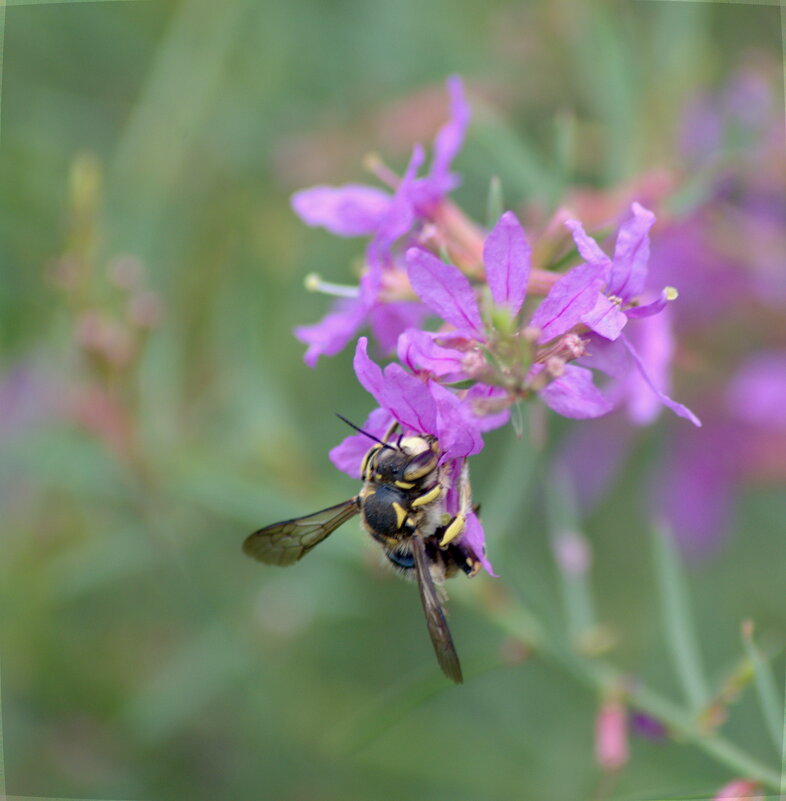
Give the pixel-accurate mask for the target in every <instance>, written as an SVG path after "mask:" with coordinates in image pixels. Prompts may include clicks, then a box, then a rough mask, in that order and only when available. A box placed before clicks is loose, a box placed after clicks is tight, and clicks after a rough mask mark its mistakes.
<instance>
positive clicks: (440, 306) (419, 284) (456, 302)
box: [407, 248, 484, 339]
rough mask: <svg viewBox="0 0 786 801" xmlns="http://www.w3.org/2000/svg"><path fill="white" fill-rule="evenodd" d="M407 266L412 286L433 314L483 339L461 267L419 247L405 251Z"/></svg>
mask: <svg viewBox="0 0 786 801" xmlns="http://www.w3.org/2000/svg"><path fill="white" fill-rule="evenodd" d="M407 267H408V272H409V281H410V283H411V284H412V288H413V289H414V290H415V292H416V293H417V294H418V296H419V297H420V299H421V300H422V301H423V302H424V303H425V304H426V305H427V306H428V307H429V308H430V309H431V310H432V311H433V312H434V313H435V314H438V315H439V316H440V317H441V318H442V319H443V320H446V321H447V322H449V323H450V324H451V325H454V326H455V327H456V328H458V329H459V330H461V331H470V332H471V333H473V334H474V335H475V336H476V337H477V338H478V339H484V335H483V321H482V320H481V319H480V310H479V309H478V303H477V300H476V299H475V292H474V290H473V289H472V285H471V284H470V282H469V280H468V279H467V277H466V276H465V275H464V274H463V273H462V272H461V271H460V270H458V269H457V268H456V267H454V266H453V265H451V264H444V263H443V262H441V261H440V260H439V259H438V258H437V257H436V256H433V255H432V254H431V253H429V252H428V251H425V250H420V249H419V248H410V249H409V250H408V251H407Z"/></svg>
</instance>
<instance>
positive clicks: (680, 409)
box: [620, 318, 701, 426]
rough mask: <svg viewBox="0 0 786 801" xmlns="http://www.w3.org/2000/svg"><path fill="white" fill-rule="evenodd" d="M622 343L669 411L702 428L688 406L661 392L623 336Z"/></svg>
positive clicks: (642, 375)
mask: <svg viewBox="0 0 786 801" xmlns="http://www.w3.org/2000/svg"><path fill="white" fill-rule="evenodd" d="M656 319H657V318H656ZM620 341H621V342H622V343H623V344H624V345H625V347H626V348H627V349H628V353H630V355H631V356H632V357H633V361H634V362H635V364H636V367H637V368H638V370H639V373H640V374H641V377H642V378H643V379H644V380H645V381H646V382H647V385H648V386H649V388H650V389H651V390H652V391H653V392H654V393H655V394H656V395H657V396H658V398H660V402H661V403H662V404H663V405H664V406H667V407H668V408H669V409H671V410H672V411H673V412H674V413H675V414H676V415H678V416H679V417H684V418H685V419H686V420H690V421H691V423H693V425H695V426H701V420H699V418H698V417H696V415H695V414H693V412H692V411H691V410H690V409H689V408H688V407H687V406H683V405H682V404H681V403H677V402H676V401H673V400H672V399H671V398H670V397H669V396H668V395H666V394H665V393H664V392H661V390H660V389H658V387H656V386H655V384H654V382H653V380H652V378H650V375H649V373H648V372H647V368H646V366H645V365H644V362H643V361H642V359H641V357H640V356H639V354H638V353H637V352H636V349H635V348H634V347H633V345H631V343H630V342H629V341H628V339H627V338H626V337H624V336H622V337H620Z"/></svg>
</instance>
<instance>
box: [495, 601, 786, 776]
mask: <svg viewBox="0 0 786 801" xmlns="http://www.w3.org/2000/svg"><path fill="white" fill-rule="evenodd" d="M486 611H487V614H488V618H489V620H490V621H491V622H492V623H494V624H495V625H496V626H497V627H498V628H500V629H501V630H503V631H504V632H506V633H507V634H510V635H512V636H514V637H518V638H520V639H522V640H524V641H525V642H526V643H527V644H528V645H530V646H531V647H532V648H533V649H534V650H535V651H536V652H537V653H538V654H539V655H540V656H542V657H543V658H544V659H546V660H548V661H549V662H552V663H553V664H556V665H558V666H559V667H561V668H562V669H563V670H565V671H566V672H567V673H570V674H571V675H572V676H573V677H574V678H576V679H577V680H578V681H580V682H582V683H583V684H585V685H586V686H588V687H590V688H592V689H593V690H597V691H599V692H603V691H604V690H607V689H608V688H609V687H614V686H616V687H619V686H621V685H625V684H630V681H626V680H627V678H628V677H627V676H626V675H625V674H624V673H623V672H622V671H621V670H619V669H618V668H616V667H614V666H613V665H611V664H609V663H608V662H606V661H605V660H602V659H596V658H592V657H588V656H585V655H583V654H581V653H578V652H576V651H575V650H573V649H572V648H571V647H570V646H569V645H567V644H565V643H563V642H562V641H561V640H560V639H559V636H558V635H554V634H553V633H552V632H551V631H550V630H549V629H548V628H546V627H545V626H542V625H541V624H540V622H539V621H538V620H537V618H536V617H534V615H533V614H532V613H531V612H529V611H528V610H525V609H523V608H522V609H519V608H517V607H515V606H513V605H508V606H507V607H506V608H500V607H499V606H495V607H494V608H487V610H486ZM628 699H629V701H630V703H631V704H632V705H633V706H635V707H636V708H638V709H641V710H642V711H643V712H647V713H648V714H650V715H652V716H654V717H655V718H657V719H658V720H661V721H662V722H663V723H665V724H666V725H667V726H669V727H670V728H671V729H672V730H673V731H674V732H675V733H676V734H679V735H680V736H681V737H683V738H684V739H685V740H687V741H689V742H691V743H693V744H694V745H695V746H696V747H697V748H700V749H701V750H702V751H704V752H705V753H707V754H709V755H710V756H712V757H713V758H714V759H715V760H717V761H718V762H721V763H722V764H724V765H726V766H728V767H729V768H731V769H732V770H733V771H734V772H735V774H737V775H739V776H747V777H750V778H751V779H756V780H757V781H759V782H761V783H762V784H763V785H765V786H767V787H770V788H772V789H774V790H779V789H780V787H781V779H780V776H779V775H778V773H777V771H775V770H773V769H771V768H769V767H768V766H767V765H765V764H764V763H762V762H760V761H759V760H758V759H756V758H755V757H753V756H751V755H750V754H748V753H746V752H745V751H743V750H742V749H740V748H739V747H737V746H736V745H735V744H734V743H732V742H730V741H729V740H727V739H726V738H724V737H722V736H720V735H719V734H717V733H716V732H707V731H704V730H702V729H701V728H700V727H699V725H698V722H697V721H696V719H695V718H694V716H693V715H692V714H691V713H690V712H688V711H685V710H684V709H682V708H681V707H680V706H679V705H678V704H676V703H674V702H673V701H671V700H670V699H668V698H666V697H664V696H662V695H661V694H660V693H658V692H656V691H655V690H652V689H651V688H649V687H647V686H646V685H645V684H643V683H638V682H637V683H636V684H635V685H633V686H632V687H630V690H629V694H628Z"/></svg>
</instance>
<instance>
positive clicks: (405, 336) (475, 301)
mask: <svg viewBox="0 0 786 801" xmlns="http://www.w3.org/2000/svg"><path fill="white" fill-rule="evenodd" d="M448 89H449V92H450V100H451V111H450V119H449V121H448V122H447V123H446V124H445V125H444V126H443V127H442V129H441V130H440V131H439V132H438V134H437V137H436V139H435V142H434V146H433V156H432V160H431V165H430V169H429V170H428V172H427V173H426V174H425V176H422V177H419V175H418V174H419V170H420V168H421V167H422V165H423V162H424V151H423V149H422V148H420V147H419V146H416V147H415V148H414V150H413V152H412V156H411V158H410V160H409V164H408V165H407V168H406V170H405V172H404V174H403V176H401V178H398V177H397V176H396V175H395V174H393V173H392V172H391V171H389V170H388V169H387V168H385V167H383V166H381V165H379V164H377V165H375V170H376V172H377V175H378V176H379V177H380V178H381V179H382V180H383V181H384V182H386V183H387V184H388V185H389V187H390V191H384V190H382V189H379V188H376V187H372V186H364V185H359V184H349V185H345V186H340V187H332V186H317V187H314V188H311V189H307V190H304V191H301V192H298V193H296V194H295V195H294V197H293V201H292V204H293V207H294V209H295V211H296V212H297V213H298V214H299V215H300V217H301V218H302V219H303V220H304V221H305V222H306V223H307V224H309V225H312V226H321V227H324V228H326V229H327V230H328V231H330V232H331V233H334V234H336V235H338V236H365V237H369V242H368V245H367V247H366V252H365V261H364V268H363V271H362V274H361V276H360V281H359V285H358V286H357V287H351V286H337V285H335V284H328V283H325V282H323V281H322V280H321V279H320V278H319V277H317V276H310V277H309V279H307V285H308V286H309V287H310V288H312V289H317V290H322V291H325V292H327V293H330V294H333V295H337V296H338V299H337V300H336V302H335V305H334V306H333V308H332V309H331V310H330V312H329V313H328V314H327V315H326V316H325V317H324V318H323V319H322V320H321V321H320V322H318V323H316V324H315V325H310V326H303V327H299V328H296V329H295V335H296V336H297V337H298V338H299V339H300V340H302V341H303V342H304V343H306V344H307V345H308V350H307V351H306V356H305V360H306V363H307V364H309V365H311V366H313V365H315V364H316V362H317V360H318V359H319V357H320V356H322V355H333V354H336V353H338V352H339V351H341V350H342V349H343V348H344V347H345V346H346V345H347V344H349V343H350V342H351V341H352V340H353V339H354V338H355V336H356V335H357V334H358V333H359V332H360V331H361V330H362V329H365V328H368V329H369V330H370V333H371V335H372V337H373V339H374V340H375V342H376V343H377V345H378V346H379V350H380V352H381V353H382V354H383V355H395V357H396V358H395V360H394V361H392V362H391V363H390V364H388V365H387V366H386V367H385V368H384V369H382V368H380V367H379V366H378V364H376V363H375V362H374V361H373V360H372V358H371V357H370V356H369V353H368V339H367V338H366V337H365V336H364V337H360V338H359V339H358V341H357V344H356V348H355V358H354V367H355V372H356V374H357V377H358V380H359V381H360V383H361V384H362V385H363V387H364V388H365V389H366V390H367V391H368V392H369V393H370V394H371V395H372V396H373V397H374V399H375V400H376V401H377V403H378V404H379V408H377V409H376V410H374V411H373V412H372V413H371V415H370V416H369V418H368V420H367V421H366V422H365V424H364V428H365V429H366V430H367V431H369V432H370V433H371V434H373V435H375V436H381V435H382V434H383V432H384V431H385V430H386V429H387V427H388V426H389V424H390V423H391V421H392V420H396V421H398V423H399V424H400V426H401V427H402V429H403V430H405V431H408V432H413V433H421V434H432V435H434V436H436V437H437V438H438V440H439V443H440V447H441V449H442V452H443V454H444V455H443V459H444V460H445V461H449V460H456V461H457V462H458V461H460V460H464V459H466V457H468V456H470V455H472V454H475V453H478V452H479V451H480V450H481V449H482V447H483V439H482V435H483V433H484V432H485V431H488V430H490V429H493V428H497V427H499V426H502V425H504V424H506V423H507V422H508V420H509V419H510V416H511V408H512V407H513V406H515V405H516V404H518V403H520V402H522V401H526V400H530V399H533V398H539V399H540V400H541V401H542V402H543V403H544V404H545V405H546V406H548V407H549V408H550V409H552V410H553V411H555V412H556V413H557V414H560V415H562V416H565V417H569V418H575V419H588V418H595V417H600V416H602V415H606V414H608V413H609V412H611V411H612V410H613V409H614V408H615V407H617V406H619V405H621V404H624V403H628V402H630V398H631V396H632V395H636V394H637V393H638V394H641V392H642V388H643V390H644V392H645V393H647V395H648V396H649V401H650V403H655V404H657V405H661V404H662V405H665V406H667V407H668V408H670V409H671V410H673V411H674V412H675V413H676V414H678V415H679V416H681V417H685V418H687V419H689V420H691V421H692V422H693V423H694V424H695V425H700V423H699V421H698V419H697V418H696V417H695V415H694V414H693V413H692V412H691V411H690V410H689V409H688V408H686V407H685V406H683V405H682V404H680V403H677V402H675V401H673V400H672V399H671V398H670V397H668V395H667V394H666V393H665V391H664V389H665V387H666V385H667V383H668V360H669V356H670V353H671V347H670V342H671V340H670V333H669V327H668V325H667V324H666V325H664V324H663V322H664V321H665V320H666V318H665V315H664V314H663V313H664V311H665V310H666V307H667V305H668V303H669V301H671V300H673V299H674V298H675V297H676V295H677V293H676V290H674V289H672V288H670V287H654V288H653V287H651V286H650V285H649V283H648V261H649V252H650V242H649V232H650V229H651V227H652V226H653V224H654V223H655V216H654V215H653V214H652V212H650V211H649V210H647V209H646V208H644V207H643V206H641V205H640V204H639V203H636V202H634V203H633V204H632V207H631V210H630V214H629V216H628V217H627V218H626V219H624V220H623V221H622V222H621V224H620V226H619V231H618V234H617V237H616V243H615V246H614V250H613V255H612V256H609V255H607V254H606V252H604V250H603V249H602V248H601V247H600V246H599V245H598V243H597V242H596V241H595V240H594V239H593V238H592V237H591V236H589V235H588V234H587V233H586V232H585V230H584V227H583V226H582V224H581V223H580V222H579V221H578V220H574V219H570V218H569V215H567V214H564V213H563V214H562V217H561V220H562V222H564V226H563V227H562V230H563V231H564V230H566V229H567V231H569V232H570V235H571V236H572V243H571V244H568V245H567V249H566V248H565V246H563V247H562V250H561V251H560V250H559V249H557V252H556V254H554V256H553V258H554V263H555V264H556V263H557V262H559V263H568V264H570V263H574V266H572V267H571V268H570V269H568V270H567V271H563V272H559V271H557V270H555V269H550V267H551V266H552V265H551V264H548V263H546V264H540V263H536V259H535V257H534V256H533V246H531V244H530V242H529V240H528V237H527V235H526V234H525V231H524V229H523V227H522V225H521V223H520V222H519V220H518V219H517V217H516V215H515V214H514V213H513V212H511V211H506V212H504V213H503V214H502V215H501V216H500V217H499V219H498V220H497V222H496V224H495V225H494V226H493V228H492V229H491V230H490V231H489V232H488V233H486V232H484V231H483V230H482V229H481V228H480V227H479V226H477V225H476V224H474V223H473V222H472V221H470V220H469V219H468V218H467V217H466V216H465V215H464V214H463V212H462V211H461V210H460V209H459V208H458V207H457V206H456V205H455V204H453V203H452V201H450V200H449V198H448V193H449V192H450V191H451V190H452V189H453V188H454V187H455V186H457V184H458V182H459V179H458V176H457V175H455V174H454V173H453V172H451V166H452V162H453V159H454V157H455V156H456V154H457V153H458V151H459V149H460V147H461V145H462V143H463V139H464V136H465V133H466V129H467V125H468V122H469V116H470V114H469V106H468V104H467V101H466V99H465V96H464V91H463V87H462V84H461V81H460V80H459V79H458V78H456V77H453V78H451V79H450V80H449V82H448ZM554 227H555V226H554V225H552V226H551V229H553V228H554ZM547 236H551V237H552V238H554V232H553V230H551V231H550V232H546V233H545V234H544V235H543V237H547ZM560 236H562V238H561V239H560V241H561V242H562V241H569V240H570V237H565V236H564V235H560ZM543 237H542V238H543ZM538 244H542V243H538ZM540 250H541V251H543V250H547V249H545V248H540ZM550 250H552V251H554V250H555V249H554V248H551V249H550ZM653 320H661V322H660V323H659V324H656V325H654V326H653V325H651V321H653ZM637 329H640V330H639V331H637ZM644 330H646V331H647V332H648V336H645V337H643V338H642V337H641V332H642V331H644ZM639 342H644V344H645V347H644V348H643V349H640V348H639V346H638V343H639ZM367 447H368V442H367V440H366V438H364V437H363V435H362V434H360V435H353V436H350V437H348V438H347V439H346V440H345V441H344V442H342V443H341V444H340V445H339V446H338V447H337V448H335V449H334V450H333V451H332V452H331V458H332V460H333V462H334V464H335V465H336V466H337V467H338V468H339V469H341V470H343V471H344V472H346V473H348V474H349V475H352V476H357V475H358V468H359V465H360V461H361V458H362V455H363V453H364V452H365V450H366V449H367ZM458 472H459V471H458V470H455V471H453V475H458ZM448 503H449V504H450V503H451V501H450V498H449V499H448ZM454 503H455V500H454ZM468 538H469V539H474V540H475V543H476V545H477V547H473V550H475V551H476V553H477V554H478V556H479V558H480V557H481V555H482V552H483V551H482V543H483V534H482V529H480V524H479V523H478V522H477V519H476V518H474V516H473V519H472V523H471V524H470V525H468V526H467V527H466V529H465V531H464V534H463V538H462V541H463V542H464V543H465V544H467V540H468ZM486 567H487V568H488V565H487V564H486Z"/></svg>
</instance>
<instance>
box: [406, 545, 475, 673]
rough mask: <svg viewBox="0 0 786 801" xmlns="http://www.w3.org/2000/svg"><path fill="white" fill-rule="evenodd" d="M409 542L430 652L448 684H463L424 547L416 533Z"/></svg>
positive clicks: (456, 655)
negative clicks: (413, 558) (431, 646)
mask: <svg viewBox="0 0 786 801" xmlns="http://www.w3.org/2000/svg"><path fill="white" fill-rule="evenodd" d="M411 543H412V553H413V554H414V555H415V568H416V570H415V572H416V574H417V577H418V589H419V590H420V602H421V603H422V604H423V611H424V612H425V614H426V624H427V625H428V633H429V635H430V636H431V643H432V645H433V646H434V653H435V654H436V655H437V661H438V662H439V666H440V667H441V668H442V672H443V673H444V674H445V675H446V676H447V677H448V678H449V679H451V681H455V682H456V684H461V683H462V682H463V681H464V679H463V677H462V675H461V665H460V664H459V658H458V654H457V653H456V648H455V646H454V645H453V638H452V637H451V636H450V629H449V628H448V621H447V620H446V619H445V612H444V611H443V609H442V603H441V602H440V600H439V595H437V588H436V587H435V586H434V580H433V579H432V578H431V571H430V570H429V567H428V558H427V556H426V546H425V545H424V544H423V540H422V539H421V538H420V537H419V536H418V535H417V534H415V535H414V536H413V537H412V539H411Z"/></svg>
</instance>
